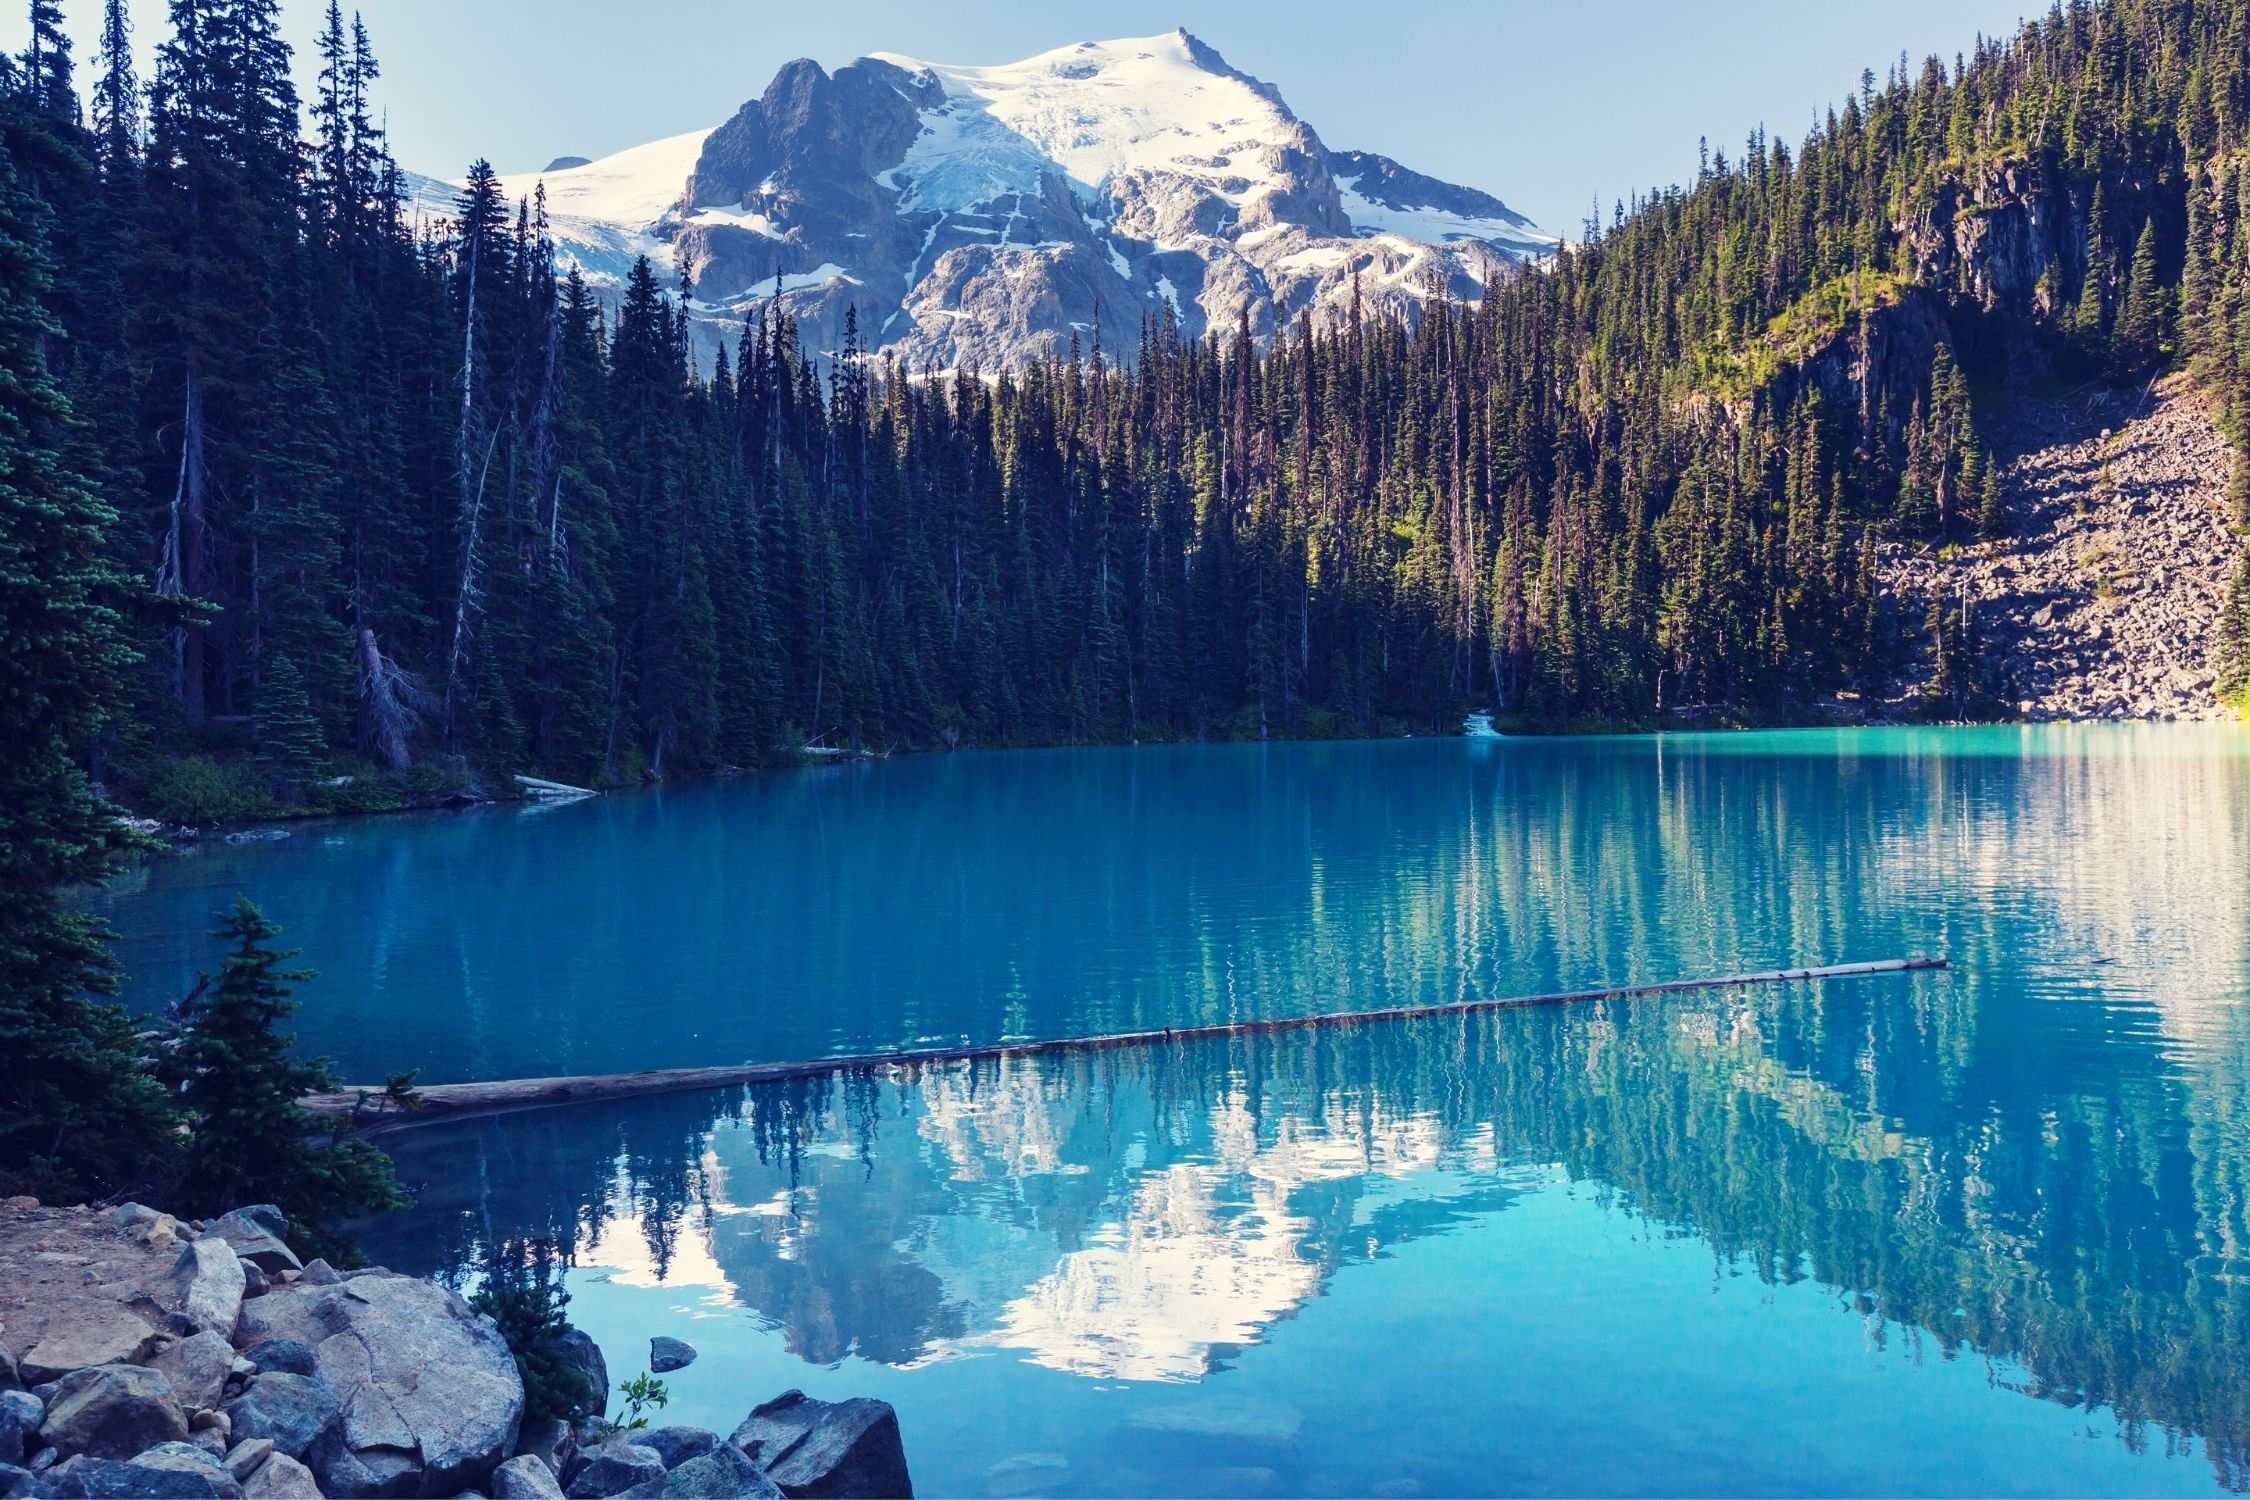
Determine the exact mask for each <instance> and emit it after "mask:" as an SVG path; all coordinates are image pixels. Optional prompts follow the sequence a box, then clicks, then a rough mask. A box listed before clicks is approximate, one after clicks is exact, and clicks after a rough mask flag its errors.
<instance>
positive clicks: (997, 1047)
mask: <svg viewBox="0 0 2250 1500" xmlns="http://www.w3.org/2000/svg"><path fill="white" fill-rule="evenodd" d="M1946 967H1947V961H1946V960H1945V959H1943V958H1890V959H1880V960H1877V961H1875V962H1873V963H1857V964H1830V965H1827V966H1826V967H1823V968H1813V969H1769V970H1765V971H1763V972H1760V973H1756V974H1725V975H1721V976H1719V977H1718V978H1715V979H1674V980H1668V981H1666V982H1665V983H1662V984H1630V985H1623V986H1620V987H1618V988H1616V989H1607V990H1566V991H1562V992H1560V993H1558V994H1551V995H1516V996H1511V997H1508V998H1505V999H1492V1000H1455V1001H1450V1002H1448V1003H1446V1004H1442V1005H1400V1006H1393V1007H1391V1008H1389V1009H1386V1010H1352V1011H1333V1012H1330V1013H1328V1014H1325V1015H1315V1016H1276V1017H1274V1018H1272V1019H1270V1020H1258V1021H1223V1022H1219V1023H1217V1024H1214V1025H1209V1026H1175V1027H1166V1028H1165V1029H1163V1030H1161V1031H1120V1032H1112V1033H1109V1034H1108V1035H1105V1036H1082V1037H1059V1038H1056V1039H1054V1040H1051V1041H1043V1042H992V1043H986V1044H984V1045H981V1046H963V1047H927V1048H923V1049H921V1050H918V1051H912V1052H877V1053H868V1054H864V1055H862V1056H858V1057H829V1058H822V1059H819V1060H817V1061H812V1062H778V1063H738V1064H733V1065H729V1066H722V1067H714V1068H655V1069H650V1070H648V1071H646V1072H640V1073H596V1074H588V1075H585V1076H583V1077H577V1078H513V1079H500V1080H495V1081H493V1082H490V1083H433V1084H426V1085H424V1086H422V1087H421V1088H419V1089H417V1090H416V1093H417V1094H418V1095H419V1100H420V1102H419V1104H418V1105H417V1106H416V1107H415V1109H414V1110H413V1111H412V1112H411V1113H407V1114H395V1115H384V1116H379V1117H376V1118H373V1119H359V1118H357V1116H358V1113H359V1112H358V1110H357V1108H356V1106H357V1105H358V1104H360V1103H362V1102H364V1101H365V1100H366V1099H367V1098H369V1097H370V1096H371V1094H374V1093H380V1092H381V1090H369V1089H345V1090H343V1091H342V1092H339V1093H333V1094H308V1095H306V1096H305V1097H304V1098H303V1099H302V1100H300V1101H299V1102H300V1103H301V1104H302V1105H303V1106H304V1107H305V1108H306V1109H308V1110H311V1111H312V1112H313V1113H315V1114H321V1115H330V1116H336V1117H339V1118H340V1119H342V1120H344V1121H346V1122H349V1123H348V1124H347V1126H346V1128H350V1129H357V1130H358V1131H359V1132H360V1133H362V1134H374V1133H376V1132H378V1131H386V1130H397V1129H402V1128H404V1127H406V1126H409V1125H423V1124H429V1123H431V1122H433V1121H437V1120H447V1119H459V1118H461V1117H463V1116H467V1115H488V1114H501V1113H505V1112H508V1111H512V1110H519V1109H540V1108H545V1107H547V1106H551V1105H557V1104H585V1103H590V1102H593V1101H596V1100H601V1099H629V1098H633V1097H635V1096H637V1095H641V1094H681V1093H691V1092H693V1091H695V1090H697V1089H718V1088H734V1087H737V1086H740V1085H742V1084H750V1083H778V1082H784V1081H787V1080H791V1079H800V1078H822V1077H826V1076H828V1075H830V1074H833V1073H868V1072H879V1073H884V1074H892V1073H897V1074H907V1073H910V1072H911V1071H912V1070H914V1069H916V1068H920V1067H926V1066H931V1065H934V1064H940V1063H960V1062H983V1061H988V1060H993V1059H999V1058H1010V1057H1040V1056H1046V1055H1050V1054H1053V1053H1060V1052H1086V1051H1095V1050H1100V1049H1106V1048H1118V1047H1155V1046H1164V1045H1168V1044H1171V1043H1174V1042H1199V1041H1205V1040H1209V1039H1211V1038H1215V1037H1229V1036H1250V1035H1254V1034H1256V1033H1260V1032H1269V1031H1296V1030H1302V1029H1305V1028H1309V1027H1315V1026H1353V1025H1364V1024H1367V1023H1370V1022H1387V1021H1417V1020H1426V1019H1428V1018H1430V1017H1432V1016H1459V1015H1465V1014H1468V1013H1470V1012H1472V1011H1487V1010H1513V1009H1517V1008H1519V1007H1523V1006H1530V1005H1566V1004H1573V1003H1577V1002H1581V1001H1591V1000H1631V999H1636V998H1638V997H1641V996H1644V995H1669V994H1678V993H1681V992H1683V991H1687V990H1715V989H1731V988H1733V987H1735V986H1738V985H1751V984H1790V983H1796V982H1800V981H1804V980H1813V979H1857V978H1861V977H1863V976H1866V975H1871V974H1903V973H1907V972H1909V971H1912V970H1916V969H1943V968H1946Z"/></svg>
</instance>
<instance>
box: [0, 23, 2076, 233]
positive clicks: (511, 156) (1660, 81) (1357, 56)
mask: <svg viewBox="0 0 2250 1500" xmlns="http://www.w3.org/2000/svg"><path fill="white" fill-rule="evenodd" d="M324 5H325V0H282V9H283V14H284V17H285V24H286V26H287V28H288V31H289V35H290V39H291V40H292V41H294V42H296V43H298V44H299V48H300V53H301V54H309V53H310V50H311V49H310V45H309V44H310V42H311V39H312V37H313V35H314V33H315V31H316V30H317V28H318V24H319V20H320V15H321V12H322V9H323V8H324ZM0 6H5V8H6V12H7V14H6V19H5V23H4V24H0V44H4V45H6V46H7V47H8V48H9V49H10V50H15V49H18V48H20V47H21V46H22V43H23V34H24V22H23V20H22V16H21V12H22V9H23V7H22V4H21V0H0ZM165 8H166V7H165V3H164V0H132V9H133V13H134V16H135V26H136V31H137V36H136V40H137V42H138V44H139V46H140V48H141V50H142V52H143V53H144V54H145V53H146V52H147V51H148V49H150V48H151V47H153V46H154V44H155V42H156V40H157V39H158V38H159V37H160V36H162V35H163V31H164V12H165ZM349 8H350V6H349V0H347V4H346V9H347V10H349ZM361 8H362V10H363V12H364V14H365V15H366V18H367V22H368V26H369V29H370V31H371V33H372V35H373V37H374V42H375V49H376V54H377V56H378V57H379V58H380V59H381V61H382V64H383V70H384V77H383V79H382V81H381V83H380V84H379V85H378V94H377V102H378V103H379V104H380V105H382V106H384V107H385V108H387V109H388V111H389V115H390V123H391V135H392V140H393V142H394V145H395V148H396V150H397V153H398V156H399V159H400V161H401V162H403V163H404V164H405V165H407V166H409V167H413V168H416V169H418V170H422V171H427V172H433V173H436V174H438V175H441V176H448V177H450V176H457V175H459V174H460V172H461V171H462V169H463V168H464V167H465V166H466V165H467V163H468V162H469V160H470V159H471V158H473V157H476V156H479V155H481V156H486V157H489V158H490V159H491V160H492V162H493V163H494V164H495V165H496V166H498V167H500V168H501V169H502V170H503V171H508V170H516V169H524V168H535V167H538V166H541V165H543V164H544V163H545V162H546V161H547V160H548V159H549V158H551V157H555V156H560V155H565V154H571V155H580V156H600V155H602V154H604V153H606V152H609V151H614V150H617V149H619V148H620V147H624V146H630V145H635V144H638V143H639V142H642V141H646V140H652V139H655V138H657V137H659V136H665V135H673V134H677V133H678V132H680V131H683V130H691V129H695V128H697V127H699V126H708V125H714V124H716V123H718V122H719V121H720V120H722V119H724V118H725V117H726V116H727V115H729V114H731V113H732V112H733V111H734V109H735V107H736V106H737V105H739V104H740V103H741V102H742V101H743V100H744V99H746V98H751V97H754V96H755V95H757V94H758V93H760V92H762V91H763V90H764V88H765V85H766V81H767V80H768V79H769V78H771V77H772V76H773V72H774V69H775V68H776V67H777V66H779V65H780V64H781V63H783V62H786V61H788V60H789V59H790V58H793V57H812V58H816V59H818V60H819V61H820V62H821V63H823V64H825V65H827V66H829V67H834V66H836V65H837V64H840V63H844V62H848V61H850V60H851V59H852V58H854V57H857V56H859V55H860V54H862V53H865V52H873V51H891V52H904V53H908V54H910V55H913V56H917V57H924V58H928V59H930V60H932V61H936V62H971V63H983V62H1002V61H1010V60H1013V59H1015V58H1019V57H1025V56H1029V55H1030V54H1032V53H1034V52H1041V51H1045V50H1047V49H1048V48H1050V47H1058V46H1062V45H1064V44H1066V43H1069V42H1076V41H1084V40H1086V39H1088V38H1091V37H1116V36H1141V35H1147V34H1151V33H1154V32H1159V31H1167V30H1170V29H1171V28H1173V27H1175V26H1185V27H1187V29H1188V30H1190V31H1192V32H1194V33H1195V34H1196V35H1198V36H1200V37H1202V38H1203V39H1204V40H1205V41H1207V42H1209V43H1211V44H1212V45H1213V46H1215V47H1217V48H1218V49H1219V50H1220V51H1221V52H1222V53H1224V54H1225V55H1226V57H1227V59H1228V60H1229V61H1230V62H1232V63H1233V64H1234V65H1235V66H1236V67H1238V68H1241V69H1243V70H1244V71H1245V72H1249V73H1253V74H1256V75H1257V76H1259V77H1261V78H1264V79H1267V80H1268V81H1270V82H1272V83H1274V84H1277V85H1278V86H1279V87H1280V89H1281V91H1282V94H1283V96H1284V97H1285V98H1287V99H1288V101H1289V103H1290V105H1291V107H1292V108H1294V109H1295V110H1296V112H1297V113H1298V115H1300V116H1301V117H1303V118H1304V119H1306V120H1308V121H1310V122H1311V123H1312V125H1313V127H1314V128H1315V129H1317V130H1318V131H1319V132H1320V134H1321V138H1322V139H1323V140H1324V141H1326V142H1327V143H1328V144H1329V145H1330V146H1332V147H1338V148H1352V147H1356V148H1360V149H1363V150H1374V151H1380V152H1383V153H1384V154H1386V155H1389V156H1393V157H1396V158H1397V159H1399V160H1400V161H1402V162H1404V163H1405V164H1406V165H1408V166H1410V167H1412V168H1414V169H1415V170H1417V171H1422V172H1427V173H1430V174H1432V175H1433V176H1438V177H1443V178H1448V179H1451V180H1453V181H1457V182H1464V183H1468V184H1470V185H1472V186H1476V187H1481V188H1484V189H1486V190H1487V191H1489V192H1493V193H1496V194H1498V195H1499V196H1500V197H1502V198H1504V199H1506V200H1507V201H1508V203H1509V204H1510V205H1511V206H1513V207H1514V208H1516V209H1518V210H1519V211H1521V212H1524V213H1527V214H1529V215H1531V216H1532V217H1533V218H1534V219H1536V220H1538V221H1539V222H1540V223H1541V224H1543V225H1545V226H1546V227H1548V228H1550V229H1555V230H1560V231H1564V232H1567V233H1573V234H1575V233H1576V230H1577V226H1578V224H1579V223H1580V222H1581V221H1582V220H1583V219H1584V218H1585V215H1586V211H1587V208H1588V206H1589V205H1590V204H1591V203H1592V202H1593V200H1594V199H1595V198H1597V197H1598V198H1600V199H1601V200H1602V202H1603V203H1604V204H1607V203H1609V202H1610V201H1611V200H1613V199H1615V198H1618V197H1620V196H1623V195H1625V194H1627V193H1629V192H1630V191H1632V190H1633V189H1635V188H1646V187H1649V186H1651V185H1654V184H1657V183H1664V182H1676V181H1679V180H1682V179H1683V178H1686V177H1688V176H1691V175H1692V174H1693V173H1694V171H1695V151H1696V139H1697V137H1698V136H1708V137H1709V138H1710V140H1711V143H1712V145H1713V146H1714V147H1723V148H1724V149H1725V150H1726V151H1727V153H1728V154H1729V155H1730V156H1731V155H1733V154H1734V153H1735V151H1736V149H1737V147H1738V146H1739V145H1740V143H1741V141H1742V140H1743V139H1744V137H1745V136H1747V135H1748V134H1749V132H1750V131H1751V130H1752V129H1753V128H1755V127H1756V126H1757V125H1759V124H1760V123H1763V124H1765V125H1766V126H1767V127H1768V128H1769V129H1770V130H1771V131H1773V132H1774V133H1776V134H1778V135H1781V136H1783V137H1784V138H1786V139H1788V140H1790V141H1791V142H1794V141H1796V140H1797V139H1798V138H1800V137H1801V136H1802V135H1803V134H1804V131H1805V128H1806V126H1807V125H1808V124H1809V123H1810V122H1811V120H1812V117H1813V114H1814V112H1815V111H1816V110H1818V109H1821V108H1823V107H1825V106H1826V105H1827V104H1828V103H1829V102H1831V101H1838V100H1841V98H1842V97H1843V94H1844V92H1845V91H1846V90H1847V89H1848V88H1850V87H1851V86H1852V85H1853V83H1854V81H1855V80H1856V79H1857V78H1858V77H1859V72H1860V69H1862V68H1863V67H1871V68H1873V69H1875V70H1876V72H1877V73H1878V74H1881V73H1882V72H1883V71H1885V69H1886V68H1887V67H1888V66H1889V65H1890V64H1891V63H1892V62H1894V61H1895V60H1896V59H1897V57H1898V54H1899V52H1900V51H1901V50H1902V49H1903V50H1905V51H1907V52H1908V53H1910V54H1911V55H1912V56H1913V58H1914V59H1915V60H1916V61H1917V62H1919V61H1920V59H1921V58H1922V57H1923V56H1924V55H1925V54H1927V53H1931V52H1935V53H1938V54H1939V55H1941V56H1944V57H1946V58H1949V59H1950V58H1951V57H1952V56H1953V54H1954V53H1955V52H1956V51H1965V50H1967V49H1968V47H1969V46H1970V44H1971V42H1972V41H1973V40H1974V38H1975V37H1976V35H1977V33H1978V32H1979V31H1980V30H1981V31H1984V32H1985V33H1987V34H2000V33H2006V32H2010V31H2012V30H2013V29H2014V27H2015V24H2016V21H2017V19H2018V18H2019V17H2020V16H2023V15H2025V14H2037V13H2039V12H2041V11H2043V10H2044V9H2045V5H2044V3H2043V0H2028V3H2027V0H1886V3H1884V4H1881V5H1867V4H1863V3H1837V0H1721V3H1718V4H1713V5H1700V6H1690V5H1683V4H1676V3H1660V0H1635V3H1624V0H1611V3H1601V0H1592V3H1571V0H1544V3H1538V4H1526V3H1522V0H1388V3H1377V4H1369V3H1367V0H1354V3H1349V4H1346V3H1342V0H1261V3H1245V0H1232V3H1228V0H1156V3H1144V0H1116V3H1109V4H1084V3H1069V0H809V3H808V0H790V3H786V4H781V3H773V0H661V3H651V0H639V3H625V0H362V6H361ZM65 9H66V11H67V12H68V14H69V18H70V22H71V26H72V32H73V35H74V36H76V37H77V38H78V39H79V42H80V51H81V55H83V54H84V53H85V52H86V51H87V50H88V49H89V48H90V46H91V43H92V40H93V38H94V35H95V32H96V27H97V25H98V22H99V20H100V14H101V0H65ZM299 61H300V72H301V73H304V74H305V75H306V77H307V79H308V81H309V73H310V70H309V69H307V68H304V67H303V66H302V64H303V63H304V61H305V58H304V56H303V55H301V56H300V59H299Z"/></svg>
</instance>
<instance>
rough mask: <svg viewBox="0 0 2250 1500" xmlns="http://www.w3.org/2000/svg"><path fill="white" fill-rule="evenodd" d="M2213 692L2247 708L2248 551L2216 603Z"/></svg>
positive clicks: (2249, 683) (2249, 652)
mask: <svg viewBox="0 0 2250 1500" xmlns="http://www.w3.org/2000/svg"><path fill="white" fill-rule="evenodd" d="M2211 668H2212V676H2213V685H2212V691H2213V694H2214V695H2215V696H2216V697H2217V698H2218V699H2219V701H2220V702H2222V703H2232V704H2234V705H2235V706H2236V707H2237V708H2240V709H2244V710H2246V711H2250V701H2245V699H2246V698H2250V552H2245V553H2244V554H2243V555H2242V558H2241V559H2240V560H2239V561H2238V562H2237V563H2236V564H2235V567H2234V578H2233V579H2232V581H2230V582H2229V583H2228V585H2227V592H2226V597H2225V598H2224V599H2222V600H2221V601H2220V603H2219V623H2218V629H2217V632H2216V635H2215V639H2214V643H2213V646H2212V651H2211Z"/></svg>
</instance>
